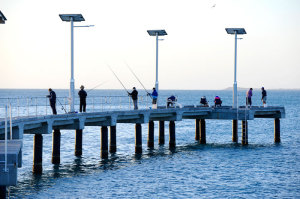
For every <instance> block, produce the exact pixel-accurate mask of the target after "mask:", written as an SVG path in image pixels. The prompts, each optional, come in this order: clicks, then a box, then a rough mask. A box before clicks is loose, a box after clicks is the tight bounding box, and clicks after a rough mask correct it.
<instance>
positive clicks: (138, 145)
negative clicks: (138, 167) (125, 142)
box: [135, 123, 143, 154]
mask: <svg viewBox="0 0 300 199" xmlns="http://www.w3.org/2000/svg"><path fill="white" fill-rule="evenodd" d="M142 152H143V149H142V125H141V124H139V123H137V124H135V153H137V154H140V153H142Z"/></svg>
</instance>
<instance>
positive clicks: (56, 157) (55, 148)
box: [52, 129, 60, 164]
mask: <svg viewBox="0 0 300 199" xmlns="http://www.w3.org/2000/svg"><path fill="white" fill-rule="evenodd" d="M59 163H60V130H58V129H56V130H54V131H53V137H52V164H59Z"/></svg>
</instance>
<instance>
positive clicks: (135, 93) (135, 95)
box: [127, 87, 138, 110]
mask: <svg viewBox="0 0 300 199" xmlns="http://www.w3.org/2000/svg"><path fill="white" fill-rule="evenodd" d="M132 89H133V90H132V92H131V93H129V92H128V91H127V92H128V96H129V95H130V96H131V98H132V101H133V106H134V110H137V109H138V91H137V90H136V88H135V87H133V88H132Z"/></svg>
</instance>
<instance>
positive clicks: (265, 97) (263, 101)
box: [261, 87, 267, 107]
mask: <svg viewBox="0 0 300 199" xmlns="http://www.w3.org/2000/svg"><path fill="white" fill-rule="evenodd" d="M261 101H262V103H263V107H266V106H267V91H266V90H265V88H264V87H261Z"/></svg>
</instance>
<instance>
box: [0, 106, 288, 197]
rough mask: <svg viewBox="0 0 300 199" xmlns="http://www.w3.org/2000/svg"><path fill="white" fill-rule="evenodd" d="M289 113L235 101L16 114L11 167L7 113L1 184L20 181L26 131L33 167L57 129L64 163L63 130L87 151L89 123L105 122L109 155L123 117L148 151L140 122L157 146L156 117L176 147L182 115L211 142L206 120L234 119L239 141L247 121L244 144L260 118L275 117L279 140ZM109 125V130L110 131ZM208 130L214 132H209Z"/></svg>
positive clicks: (56, 157)
mask: <svg viewBox="0 0 300 199" xmlns="http://www.w3.org/2000/svg"><path fill="white" fill-rule="evenodd" d="M284 117H285V109H284V107H251V108H247V107H242V106H240V107H239V108H238V109H234V108H232V107H231V106H222V107H202V106H184V107H182V108H177V107H176V108H166V107H158V108H157V109H143V110H124V111H105V112H93V113H66V114H60V115H44V116H35V117H18V118H13V125H12V128H11V129H12V132H11V133H10V130H9V129H8V132H9V133H8V135H12V138H11V139H10V138H9V140H7V142H8V148H9V150H8V153H7V154H8V157H9V158H7V160H8V163H7V167H8V170H5V169H4V164H3V161H4V156H5V154H4V140H3V139H4V132H5V122H4V118H2V119H0V138H1V142H0V149H1V150H0V161H1V163H0V179H1V181H0V187H1V192H2V195H3V192H4V190H6V186H11V185H16V182H17V168H18V167H21V166H22V138H23V136H24V134H34V146H33V167H32V172H33V173H35V174H42V171H43V158H42V153H43V135H44V134H52V136H53V143H52V163H53V164H60V159H61V158H60V143H61V132H60V131H61V130H75V138H76V139H75V146H74V149H75V150H74V154H75V156H81V155H82V137H83V135H84V134H83V130H84V128H85V127H86V126H97V127H100V132H101V133H100V136H101V147H100V149H99V154H100V157H101V158H102V159H107V158H108V157H109V153H115V152H116V151H117V132H116V126H117V124H118V123H130V124H133V125H135V132H133V133H135V153H137V154H140V153H142V151H143V145H142V127H141V124H148V132H147V133H148V140H147V147H149V148H153V147H154V122H157V123H158V126H159V128H158V129H159V132H158V135H159V136H158V144H160V145H162V144H165V123H166V122H168V124H169V125H168V126H169V148H170V149H174V147H176V131H175V129H176V128H175V127H176V126H175V124H176V123H177V122H180V121H182V120H187V119H189V120H190V119H192V120H195V140H197V141H198V142H199V143H200V144H206V120H232V141H233V142H236V143H238V126H237V124H238V120H240V121H242V122H241V124H242V126H241V129H242V134H241V144H242V145H248V122H247V121H248V120H253V119H255V118H270V119H274V142H280V119H281V118H284ZM108 128H109V132H108ZM208 133H209V132H208Z"/></svg>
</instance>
